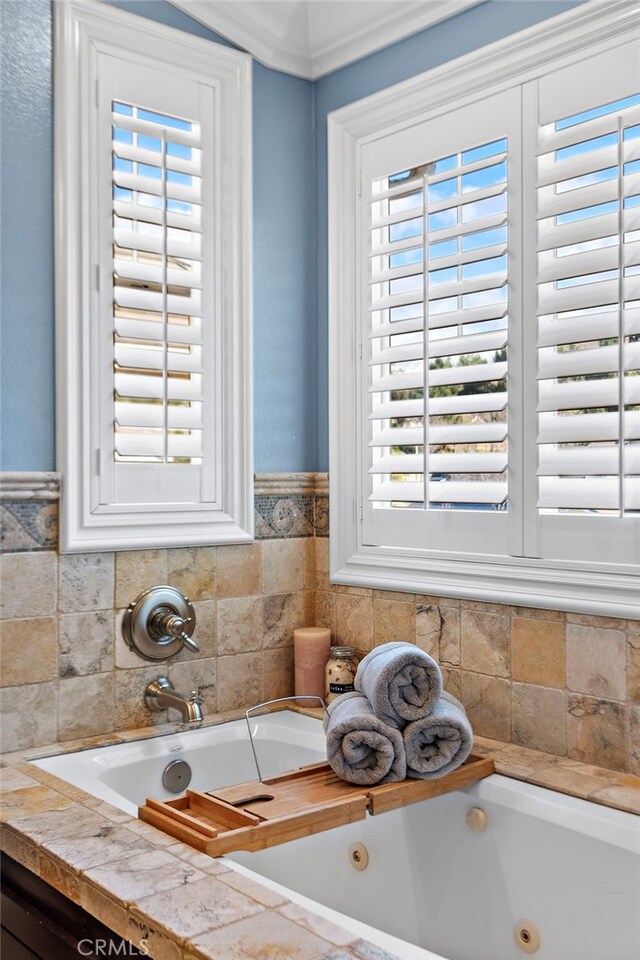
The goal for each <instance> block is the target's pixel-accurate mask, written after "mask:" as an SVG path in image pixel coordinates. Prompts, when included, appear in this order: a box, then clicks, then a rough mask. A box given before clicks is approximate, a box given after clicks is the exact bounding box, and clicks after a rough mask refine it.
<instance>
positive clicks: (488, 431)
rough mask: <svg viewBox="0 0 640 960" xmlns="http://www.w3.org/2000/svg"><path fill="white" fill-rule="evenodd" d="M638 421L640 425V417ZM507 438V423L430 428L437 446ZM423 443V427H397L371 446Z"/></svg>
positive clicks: (376, 438) (431, 440)
mask: <svg viewBox="0 0 640 960" xmlns="http://www.w3.org/2000/svg"><path fill="white" fill-rule="evenodd" d="M638 420H639V423H640V415H639V416H638ZM506 436H507V425H506V423H469V424H458V423H449V424H446V425H445V426H443V427H434V426H432V427H430V428H429V443H431V444H433V445H436V446H437V445H443V446H444V445H447V446H448V445H451V444H453V445H455V444H460V443H465V444H477V443H502V442H503V440H505V439H506ZM423 442H424V431H423V430H422V428H421V427H395V428H389V429H387V430H380V431H379V432H378V433H376V434H375V435H374V437H373V439H372V440H371V441H370V443H369V446H371V447H392V446H399V447H401V446H420V445H421V444H422V443H423Z"/></svg>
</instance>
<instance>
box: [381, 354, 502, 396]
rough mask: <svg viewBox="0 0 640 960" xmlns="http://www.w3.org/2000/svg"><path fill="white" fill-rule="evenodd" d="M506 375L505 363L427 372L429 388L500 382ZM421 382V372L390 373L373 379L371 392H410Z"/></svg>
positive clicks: (422, 376) (420, 384) (478, 364)
mask: <svg viewBox="0 0 640 960" xmlns="http://www.w3.org/2000/svg"><path fill="white" fill-rule="evenodd" d="M506 373H507V364H506V363H477V364H473V365H471V366H452V367H441V368H438V369H435V370H430V371H429V386H430V387H444V386H450V385H452V384H467V383H490V382H492V381H494V380H502V379H503V378H504V377H505V376H506ZM423 380H424V374H423V372H422V370H416V371H411V372H410V373H390V374H387V375H385V376H380V377H374V378H373V381H372V384H371V392H372V393H380V392H384V391H387V390H411V389H414V388H416V387H420V386H422V383H423ZM431 402H433V401H431Z"/></svg>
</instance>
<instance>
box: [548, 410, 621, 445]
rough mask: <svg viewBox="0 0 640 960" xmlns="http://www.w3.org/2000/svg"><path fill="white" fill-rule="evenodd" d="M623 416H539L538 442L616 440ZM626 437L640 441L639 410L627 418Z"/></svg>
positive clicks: (590, 414) (608, 414) (602, 414)
mask: <svg viewBox="0 0 640 960" xmlns="http://www.w3.org/2000/svg"><path fill="white" fill-rule="evenodd" d="M619 432H620V417H619V415H618V413H617V411H616V413H576V414H572V415H569V416H567V415H565V416H563V415H561V414H551V413H544V414H541V415H540V421H539V427H538V443H588V442H589V441H604V440H617V439H618V436H619ZM624 435H625V437H626V439H627V440H640V410H638V411H634V412H631V411H628V412H627V413H625V415H624Z"/></svg>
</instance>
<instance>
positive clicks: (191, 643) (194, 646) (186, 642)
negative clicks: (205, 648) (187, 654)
mask: <svg viewBox="0 0 640 960" xmlns="http://www.w3.org/2000/svg"><path fill="white" fill-rule="evenodd" d="M176 639H178V640H182V646H183V647H186V648H187V649H188V650H191V651H192V652H193V653H197V651H198V650H199V649H200V647H199V645H198V642H197V640H194V639H193V637H190V636H189V634H188V633H184V632H183V633H181V634H180V635H179V636H178V637H177V638H176Z"/></svg>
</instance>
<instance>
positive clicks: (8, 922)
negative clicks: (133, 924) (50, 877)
mask: <svg viewBox="0 0 640 960" xmlns="http://www.w3.org/2000/svg"><path fill="white" fill-rule="evenodd" d="M1 865H2V893H1V898H2V903H1V916H2V926H1V941H0V942H1V952H2V960H80V958H82V957H85V958H88V960H105V958H108V957H120V958H123V957H124V958H127V957H143V956H145V954H143V953H141V952H140V950H137V949H136V948H135V947H134V946H133V944H130V943H129V942H128V941H126V940H124V941H123V939H122V937H119V936H117V934H115V933H113V931H111V930H109V929H108V927H105V925H104V924H103V923H100V922H99V921H98V920H96V919H95V918H94V917H92V916H91V914H89V913H87V912H86V910H83V909H82V907H79V906H78V905H77V904H75V903H73V902H72V901H71V900H68V899H67V898H66V897H64V896H63V895H62V894H61V893H59V892H58V891H57V890H54V889H53V887H50V886H49V884H47V883H45V882H44V881H43V880H41V879H40V878H39V877H36V875H35V874H33V873H31V872H30V871H29V870H26V869H25V868H24V867H23V866H21V865H20V864H19V863H17V862H16V861H15V860H12V859H11V858H10V857H7V856H5V855H4V854H3V855H2V857H1Z"/></svg>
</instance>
